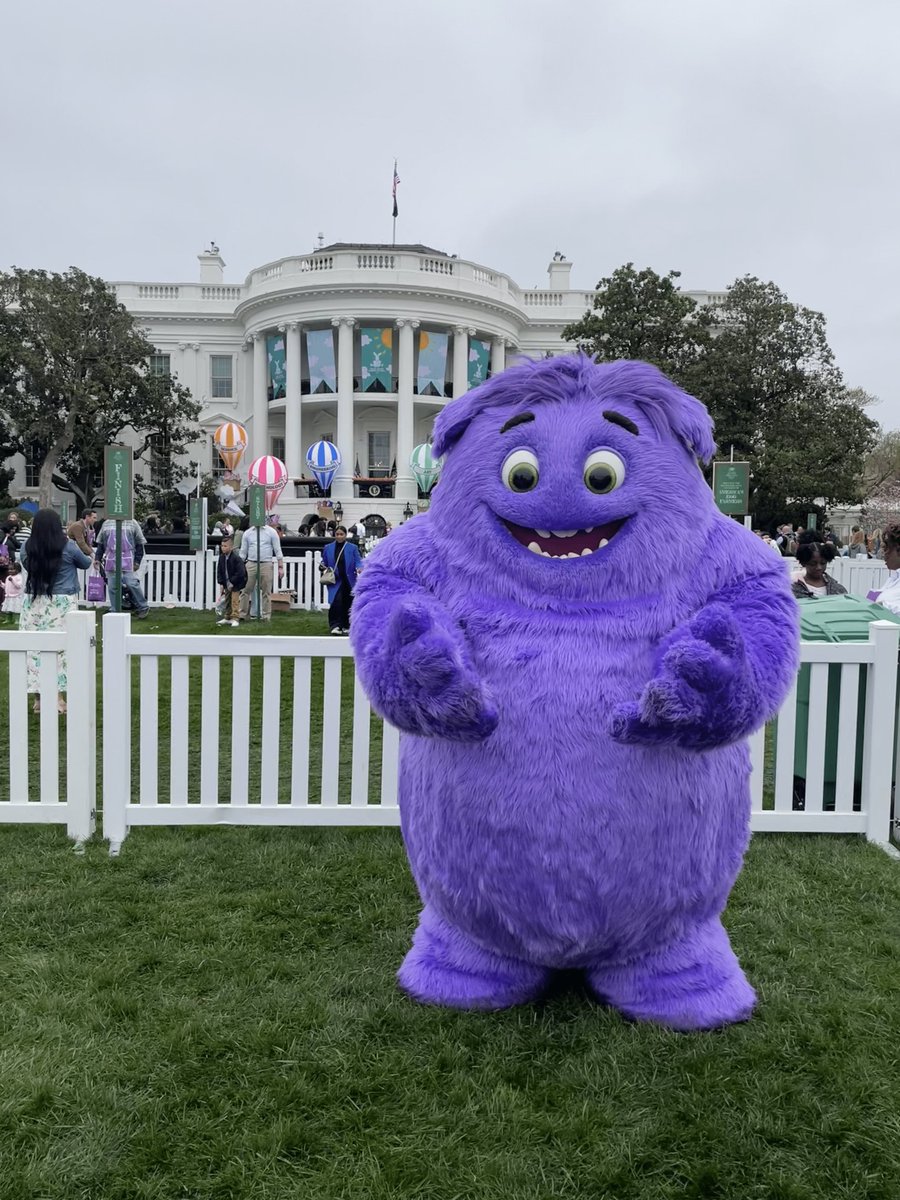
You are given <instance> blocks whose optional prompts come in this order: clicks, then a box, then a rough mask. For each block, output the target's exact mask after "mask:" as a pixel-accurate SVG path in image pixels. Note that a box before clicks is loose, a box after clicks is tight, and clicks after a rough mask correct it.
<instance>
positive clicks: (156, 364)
mask: <svg viewBox="0 0 900 1200" xmlns="http://www.w3.org/2000/svg"><path fill="white" fill-rule="evenodd" d="M198 257H199V261H200V278H199V281H198V282H196V283H147V282H144V283H141V282H118V283H115V284H112V285H111V286H112V287H114V289H115V292H116V295H117V297H118V299H119V301H120V302H121V303H122V304H123V305H124V306H125V307H126V308H127V309H128V311H129V312H131V313H132V314H133V315H134V316H135V318H136V319H137V321H138V323H139V324H140V325H141V326H142V327H143V328H144V329H145V331H146V333H147V336H148V338H149V339H150V341H152V342H153V344H154V346H155V347H156V351H157V354H156V356H155V357H154V359H153V360H152V362H151V367H152V369H154V370H157V371H159V372H161V373H163V372H170V373H171V374H172V375H174V376H176V377H177V378H178V380H179V381H180V382H181V383H182V384H184V385H185V386H186V387H188V388H190V390H191V392H192V394H193V395H194V397H195V399H197V400H198V401H199V402H200V404H201V405H202V411H201V414H200V437H199V439H198V442H197V445H196V446H195V448H194V449H193V451H192V454H191V456H190V457H191V459H192V460H193V461H194V462H195V463H198V464H199V468H200V470H202V471H204V472H208V471H217V470H219V469H220V468H221V463H220V462H219V459H218V455H217V453H216V451H215V449H214V448H213V446H212V433H213V431H214V430H215V429H216V428H217V426H218V425H220V424H221V423H222V422H223V421H229V420H232V421H238V422H240V423H241V424H242V425H244V426H246V428H247V431H248V434H249V438H250V447H249V449H248V451H247V453H246V454H245V456H244V460H243V463H242V464H241V467H242V468H243V470H244V471H246V467H247V465H248V464H249V463H250V462H251V461H252V459H253V458H254V457H256V456H257V455H260V454H275V455H276V456H277V457H278V458H281V459H283V460H284V462H285V464H286V466H287V469H288V475H289V480H290V482H289V484H288V487H287V488H286V490H285V492H284V494H283V496H282V499H281V500H280V501H279V504H278V511H279V513H281V514H282V516H283V518H284V520H285V521H286V523H287V524H288V526H289V527H291V528H293V527H295V526H296V524H297V523H299V520H300V518H301V516H302V514H303V513H305V512H308V511H309V510H310V496H311V495H315V494H316V493H315V490H313V492H312V493H311V492H310V489H309V472H308V471H307V469H306V465H305V455H306V449H307V447H308V446H310V445H311V444H312V443H313V442H315V441H318V440H319V439H320V438H327V439H328V440H329V441H333V442H335V443H336V445H337V446H338V448H339V450H340V451H341V454H342V457H343V462H342V465H341V467H340V469H339V470H338V473H337V475H336V477H335V479H334V482H333V484H332V487H331V499H332V501H333V502H334V503H337V502H340V503H341V506H342V508H343V512H344V518H345V520H346V519H355V518H357V517H363V516H366V515H368V514H371V513H373V512H377V513H380V514H381V515H382V516H383V517H384V518H385V519H387V520H390V521H393V522H395V523H396V522H397V521H398V520H399V519H402V514H403V512H404V510H407V511H408V508H407V506H411V507H412V508H413V509H415V508H416V505H417V503H418V502H419V500H420V499H421V498H420V497H419V495H418V490H417V486H416V482H415V479H414V478H413V474H412V470H411V469H410V466H409V458H410V453H411V451H412V449H413V447H414V446H415V445H417V444H418V443H420V442H424V441H427V440H429V439H430V436H431V430H432V426H433V423H434V418H435V415H436V414H437V412H438V411H439V410H440V408H441V407H442V405H443V404H444V403H445V402H446V401H447V399H448V398H450V397H453V396H459V395H461V394H462V393H463V392H465V391H467V390H468V389H469V388H470V387H472V386H473V385H475V384H477V383H478V382H480V381H481V380H483V379H484V378H486V377H487V376H488V375H490V374H494V373H496V372H497V371H501V370H503V368H504V367H505V366H506V364H507V363H508V362H509V361H510V359H511V357H514V356H516V355H526V356H529V357H542V356H544V355H546V354H556V353H560V352H564V351H565V350H567V349H569V348H570V347H568V346H567V344H566V343H564V342H563V340H562V330H563V328H564V327H565V326H566V325H567V324H569V323H570V322H572V321H577V320H578V319H580V318H581V317H582V316H583V315H584V313H585V311H586V310H587V309H589V308H590V307H591V306H592V301H593V295H594V294H593V292H592V291H591V290H585V289H581V290H579V289H576V288H573V287H572V286H571V278H570V276H571V271H572V264H571V263H570V262H569V261H567V260H566V259H565V257H564V256H563V255H562V254H559V253H557V254H555V255H554V256H553V261H552V262H551V263H550V264H549V267H548V279H547V285H546V287H544V288H535V289H525V288H521V287H519V285H518V284H516V283H515V282H514V281H513V280H512V279H510V278H509V276H508V275H504V274H503V273H502V272H501V271H498V270H496V269H495V268H493V267H485V266H481V265H480V264H478V263H474V262H469V261H467V260H465V259H461V258H458V257H457V256H456V255H448V254H445V253H443V252H442V251H440V250H433V249H431V248H430V247H427V246H419V245H398V246H386V245H371V244H355V243H335V244H333V245H330V246H321V247H319V248H317V249H316V250H314V251H312V252H311V253H309V254H301V255H294V256H291V257H288V258H282V259H279V260H277V261H276V262H272V263H267V264H266V265H265V266H261V267H258V268H257V269H256V270H254V271H251V273H250V274H249V275H248V277H247V278H246V280H245V281H244V282H243V283H242V284H237V283H226V282H225V278H224V268H225V263H224V261H223V259H222V256H221V254H220V253H219V249H218V247H217V246H215V245H211V246H210V248H209V249H208V250H206V251H204V253H202V254H200V255H199V256H198ZM690 294H691V295H692V296H693V297H694V298H695V299H696V300H698V301H699V302H700V303H716V302H718V301H719V300H720V299H721V296H722V294H721V293H706V292H693V293H690ZM158 465H159V464H157V467H158ZM24 466H25V464H24V463H23V464H21V467H23V468H24ZM153 469H154V467H153V464H148V469H147V474H150V473H151V471H152V470H153ZM32 481H33V482H34V484H35V485H36V482H37V480H36V478H33V472H32V473H31V475H30V476H29V479H28V482H29V483H31V482H32ZM305 481H306V482H305ZM18 482H19V483H21V476H19V480H18ZM19 490H20V491H21V490H22V489H21V487H19ZM25 490H26V492H27V491H28V490H30V489H25ZM35 491H36V488H35ZM314 506H315V504H314V502H313V507H314Z"/></svg>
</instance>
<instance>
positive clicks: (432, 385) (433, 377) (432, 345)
mask: <svg viewBox="0 0 900 1200" xmlns="http://www.w3.org/2000/svg"><path fill="white" fill-rule="evenodd" d="M449 337H450V335H449V334H447V333H430V332H426V331H425V330H424V329H423V330H422V332H421V333H420V334H419V369H418V371H417V372H416V391H417V392H418V393H419V395H420V396H443V394H444V381H445V380H446V378H447V343H448V341H449Z"/></svg>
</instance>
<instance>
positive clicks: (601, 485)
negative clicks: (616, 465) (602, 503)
mask: <svg viewBox="0 0 900 1200" xmlns="http://www.w3.org/2000/svg"><path fill="white" fill-rule="evenodd" d="M615 481H616V477H615V475H614V474H613V472H612V471H611V470H610V468H609V467H600V466H598V467H591V469H590V470H589V471H588V477H587V484H588V487H589V488H590V489H591V491H593V492H608V491H609V490H610V488H611V487H612V486H613V484H614V483H615Z"/></svg>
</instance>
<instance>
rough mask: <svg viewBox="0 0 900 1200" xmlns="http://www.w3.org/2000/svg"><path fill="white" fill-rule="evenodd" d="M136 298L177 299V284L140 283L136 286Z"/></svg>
mask: <svg viewBox="0 0 900 1200" xmlns="http://www.w3.org/2000/svg"><path fill="white" fill-rule="evenodd" d="M138 298H139V299H141V300H177V299H178V286H177V284H165V283H162V284H160V283H142V284H140V285H139V286H138Z"/></svg>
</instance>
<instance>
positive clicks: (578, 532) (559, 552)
mask: <svg viewBox="0 0 900 1200" xmlns="http://www.w3.org/2000/svg"><path fill="white" fill-rule="evenodd" d="M627 520H628V518H627V517H621V518H620V519H619V520H618V521H609V522H608V523H607V524H606V525H594V526H592V527H591V528H590V529H526V528H525V526H524V525H516V524H514V522H512V521H504V522H503V524H504V525H505V526H506V528H507V529H508V530H509V532H510V533H511V534H512V535H513V537H514V538H515V539H516V541H517V542H520V543H521V544H522V545H523V546H524V547H525V548H526V549H527V550H531V551H532V552H533V553H534V554H542V555H543V556H544V558H584V557H585V556H586V555H588V554H593V553H594V552H595V551H596V550H602V549H603V547H604V546H606V545H608V544H609V542H610V541H611V540H612V538H614V537H615V535H616V534H617V533H618V532H619V530H620V529H621V528H622V526H623V525H624V524H625V522H626V521H627Z"/></svg>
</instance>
